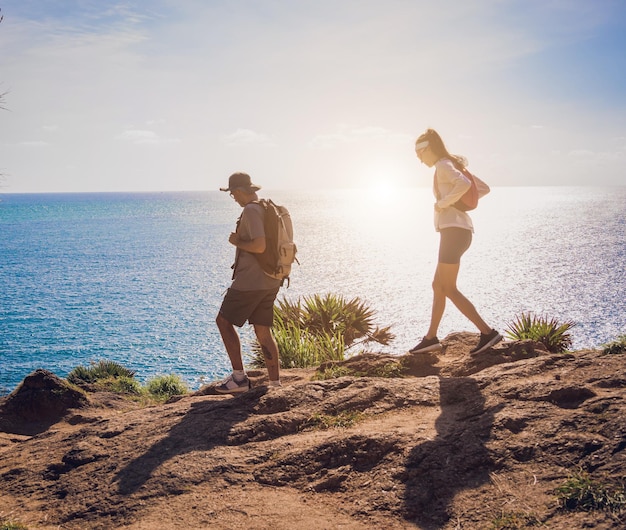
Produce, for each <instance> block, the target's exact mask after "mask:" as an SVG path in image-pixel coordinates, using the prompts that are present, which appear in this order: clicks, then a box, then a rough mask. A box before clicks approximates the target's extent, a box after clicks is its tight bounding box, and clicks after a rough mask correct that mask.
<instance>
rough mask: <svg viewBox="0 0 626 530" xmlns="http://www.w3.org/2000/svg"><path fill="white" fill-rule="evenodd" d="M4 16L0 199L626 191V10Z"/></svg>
mask: <svg viewBox="0 0 626 530" xmlns="http://www.w3.org/2000/svg"><path fill="white" fill-rule="evenodd" d="M0 8H1V11H0V15H3V16H4V19H3V20H2V22H0V94H3V96H2V98H1V99H0V104H1V106H2V107H3V109H0V175H1V176H0V179H1V180H0V192H5V193H17V192H28V193H30V192H82V191H98V192H100V191H102V192H106V191H166V190H216V189H217V188H218V187H220V186H224V185H225V184H226V182H227V179H228V175H230V174H231V173H233V172H235V171H246V172H248V173H250V174H251V176H252V179H253V181H254V182H256V183H258V184H260V185H261V186H263V187H264V188H265V189H308V188H319V189H324V188H371V189H374V190H375V189H381V190H383V189H386V190H389V189H392V190H393V189H396V188H405V187H408V188H410V187H416V186H429V185H430V182H431V179H432V170H431V169H428V168H427V167H425V166H423V165H421V164H420V163H419V161H418V160H417V159H416V157H415V153H414V148H413V146H414V142H415V139H416V138H417V136H419V135H420V134H421V133H422V132H423V131H424V130H425V129H426V128H434V129H436V130H437V131H438V132H439V133H440V134H441V136H442V138H443V139H444V141H445V143H446V145H447V147H448V149H449V151H450V152H452V153H455V154H461V155H464V156H465V157H466V158H467V159H468V160H469V163H470V164H469V169H470V170H471V171H473V172H474V173H476V174H477V175H478V176H480V177H481V178H482V179H483V180H485V181H486V182H488V183H489V184H490V185H492V186H529V185H531V186H535V185H626V2H624V0H593V1H590V0H437V1H436V2H434V1H424V0H149V1H148V0H120V1H105V0H0Z"/></svg>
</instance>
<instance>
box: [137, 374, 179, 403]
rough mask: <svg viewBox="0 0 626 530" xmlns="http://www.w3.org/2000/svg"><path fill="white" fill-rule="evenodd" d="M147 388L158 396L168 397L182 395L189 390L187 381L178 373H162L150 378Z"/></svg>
mask: <svg viewBox="0 0 626 530" xmlns="http://www.w3.org/2000/svg"><path fill="white" fill-rule="evenodd" d="M146 389H147V390H148V392H149V393H150V394H152V395H153V396H155V397H157V398H161V399H167V398H169V397H171V396H182V395H183V394H186V393H187V392H188V391H189V390H188V389H187V385H186V384H185V382H184V381H183V380H182V379H181V378H180V377H179V376H177V375H175V374H170V375H160V376H157V377H155V378H153V379H150V381H148V383H147V384H146Z"/></svg>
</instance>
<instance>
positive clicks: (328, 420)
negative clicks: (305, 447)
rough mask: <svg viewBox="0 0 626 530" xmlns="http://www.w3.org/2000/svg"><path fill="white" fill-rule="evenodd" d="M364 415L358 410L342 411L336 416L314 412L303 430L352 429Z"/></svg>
mask: <svg viewBox="0 0 626 530" xmlns="http://www.w3.org/2000/svg"><path fill="white" fill-rule="evenodd" d="M364 417H365V415H364V414H363V413H362V412H360V411H358V410H344V411H342V412H340V413H338V414H321V413H318V412H316V413H315V414H313V415H312V416H310V417H309V419H308V420H307V421H306V422H305V424H304V425H303V426H302V428H303V429H316V428H317V429H341V428H346V427H352V426H353V425H354V424H355V423H358V422H359V421H362V420H363V418H364Z"/></svg>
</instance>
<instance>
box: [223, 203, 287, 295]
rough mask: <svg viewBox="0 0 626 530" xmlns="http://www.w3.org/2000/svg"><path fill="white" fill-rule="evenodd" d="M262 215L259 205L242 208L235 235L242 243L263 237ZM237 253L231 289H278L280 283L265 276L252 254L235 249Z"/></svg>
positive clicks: (261, 208)
mask: <svg viewBox="0 0 626 530" xmlns="http://www.w3.org/2000/svg"><path fill="white" fill-rule="evenodd" d="M263 214H264V213H263V207H262V206H261V205H259V204H248V205H246V206H245V207H244V209H243V211H242V212H241V220H240V221H239V226H238V228H237V234H239V237H240V238H241V239H242V240H243V241H252V240H253V239H256V238H257V237H265V229H264V228H263ZM237 252H238V254H239V257H238V258H237V259H236V264H237V265H236V268H235V278H234V280H233V283H232V285H231V286H230V287H231V289H236V290H238V291H259V290H265V289H277V288H278V287H280V284H281V281H280V280H276V279H275V278H270V277H269V276H268V275H267V274H265V273H264V272H263V269H262V268H261V266H260V265H259V262H258V261H257V259H256V257H255V256H254V254H252V253H250V252H246V251H244V250H241V249H237Z"/></svg>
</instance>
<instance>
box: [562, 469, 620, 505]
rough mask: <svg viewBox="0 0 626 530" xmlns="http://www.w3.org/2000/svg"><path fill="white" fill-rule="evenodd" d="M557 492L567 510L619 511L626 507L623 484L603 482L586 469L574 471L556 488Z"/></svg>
mask: <svg viewBox="0 0 626 530" xmlns="http://www.w3.org/2000/svg"><path fill="white" fill-rule="evenodd" d="M556 494H557V498H558V499H559V502H560V503H561V507H562V508H563V509H565V510H580V511H591V510H608V511H612V512H619V511H622V510H623V509H624V508H626V491H625V490H624V485H623V484H622V486H621V487H613V486H610V485H607V484H602V483H601V482H598V481H596V480H593V479H592V478H591V476H590V475H589V473H587V472H585V471H578V472H576V473H574V474H573V475H572V476H571V477H569V478H568V479H567V480H566V481H565V482H564V483H563V484H562V485H561V486H559V487H558V488H557V489H556Z"/></svg>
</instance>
